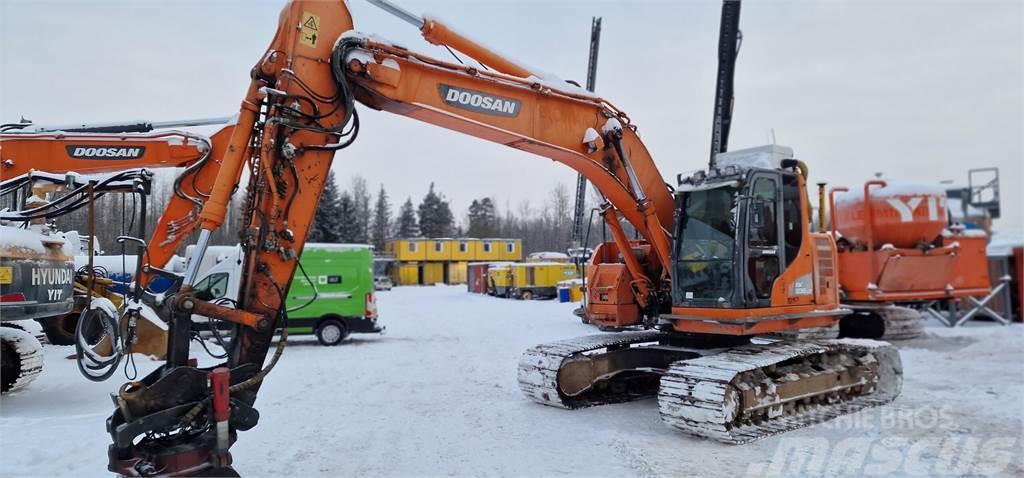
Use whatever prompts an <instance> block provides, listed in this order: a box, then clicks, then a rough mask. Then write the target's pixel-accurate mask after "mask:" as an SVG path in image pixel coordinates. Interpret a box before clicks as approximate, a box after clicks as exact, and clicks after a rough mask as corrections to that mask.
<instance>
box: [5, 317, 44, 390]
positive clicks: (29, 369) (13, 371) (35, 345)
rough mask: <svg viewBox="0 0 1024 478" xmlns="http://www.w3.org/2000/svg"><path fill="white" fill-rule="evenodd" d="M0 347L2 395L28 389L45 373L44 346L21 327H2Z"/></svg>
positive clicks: (7, 325) (9, 325) (10, 325)
mask: <svg viewBox="0 0 1024 478" xmlns="http://www.w3.org/2000/svg"><path fill="white" fill-rule="evenodd" d="M0 347H2V353H3V357H2V360H0V368H2V369H3V370H2V375H0V381H2V387H0V391H2V393H5V394H6V393H11V392H16V391H18V390H20V389H22V388H25V387H27V386H28V385H29V384H30V383H32V382H33V381H34V380H35V379H36V377H38V376H39V374H40V373H42V372H43V346H42V345H41V344H40V343H39V341H38V340H36V338H35V337H33V336H32V334H30V333H28V332H26V331H25V330H23V329H22V328H21V327H19V326H17V325H14V324H7V323H4V324H3V325H2V326H0Z"/></svg>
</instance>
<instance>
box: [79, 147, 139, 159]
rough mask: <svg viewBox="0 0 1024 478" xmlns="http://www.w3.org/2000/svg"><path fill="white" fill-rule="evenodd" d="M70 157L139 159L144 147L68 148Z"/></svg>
mask: <svg viewBox="0 0 1024 478" xmlns="http://www.w3.org/2000/svg"><path fill="white" fill-rule="evenodd" d="M66 148H67V152H68V156H71V157H72V158H75V159H139V158H141V157H142V155H143V154H144V153H145V152H146V148H145V147H144V146H66Z"/></svg>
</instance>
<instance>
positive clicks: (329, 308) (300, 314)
mask: <svg viewBox="0 0 1024 478" xmlns="http://www.w3.org/2000/svg"><path fill="white" fill-rule="evenodd" d="M220 249H222V248H220V247H210V248H209V249H208V250H207V253H206V257H215V258H216V263H215V264H213V265H212V266H210V267H209V269H208V270H206V271H205V272H202V271H201V272H200V274H199V279H198V281H197V282H196V286H195V288H196V290H205V291H208V292H209V293H210V295H212V296H213V297H214V298H222V297H227V298H230V299H231V300H236V299H237V298H238V290H239V287H240V277H241V267H242V256H241V247H238V246H231V247H226V248H223V249H225V250H220ZM299 262H300V263H301V264H302V267H301V268H296V270H295V277H294V278H293V280H292V284H291V287H290V288H289V289H288V293H287V300H286V302H285V304H286V306H287V307H288V333H289V334H316V337H317V340H319V341H320V343H321V344H323V345H338V344H340V343H341V342H342V341H343V340H345V338H346V337H348V335H349V334H352V333H378V332H382V331H384V327H382V326H380V325H378V324H377V303H376V298H375V296H374V290H373V252H372V249H371V247H370V246H369V245H367V244H323V243H308V244H306V246H305V249H304V250H303V252H302V257H301V258H300V260H299ZM303 271H305V273H303ZM204 322H205V321H204Z"/></svg>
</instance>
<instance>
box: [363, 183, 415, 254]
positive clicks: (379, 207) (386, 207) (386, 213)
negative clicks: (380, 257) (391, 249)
mask: <svg viewBox="0 0 1024 478" xmlns="http://www.w3.org/2000/svg"><path fill="white" fill-rule="evenodd" d="M410 206H411V203H410ZM390 232H391V202H390V201H388V193H387V192H385V191H384V185H383V184H381V185H380V192H378V193H377V204H376V205H375V206H374V209H373V225H372V227H371V231H370V235H371V239H372V240H373V247H375V248H377V250H378V251H383V250H384V245H385V244H386V243H387V242H388V239H390V234H389V233H390Z"/></svg>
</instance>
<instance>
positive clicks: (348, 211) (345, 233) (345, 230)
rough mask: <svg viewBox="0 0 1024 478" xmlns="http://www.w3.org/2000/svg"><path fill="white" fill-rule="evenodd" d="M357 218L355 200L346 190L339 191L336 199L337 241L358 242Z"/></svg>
mask: <svg viewBox="0 0 1024 478" xmlns="http://www.w3.org/2000/svg"><path fill="white" fill-rule="evenodd" d="M359 234H360V231H359V219H358V218H357V217H356V206H355V200H354V199H352V195H351V194H349V193H348V191H344V192H342V193H341V198H339V199H338V241H337V242H350V243H351V242H358V238H359Z"/></svg>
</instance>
